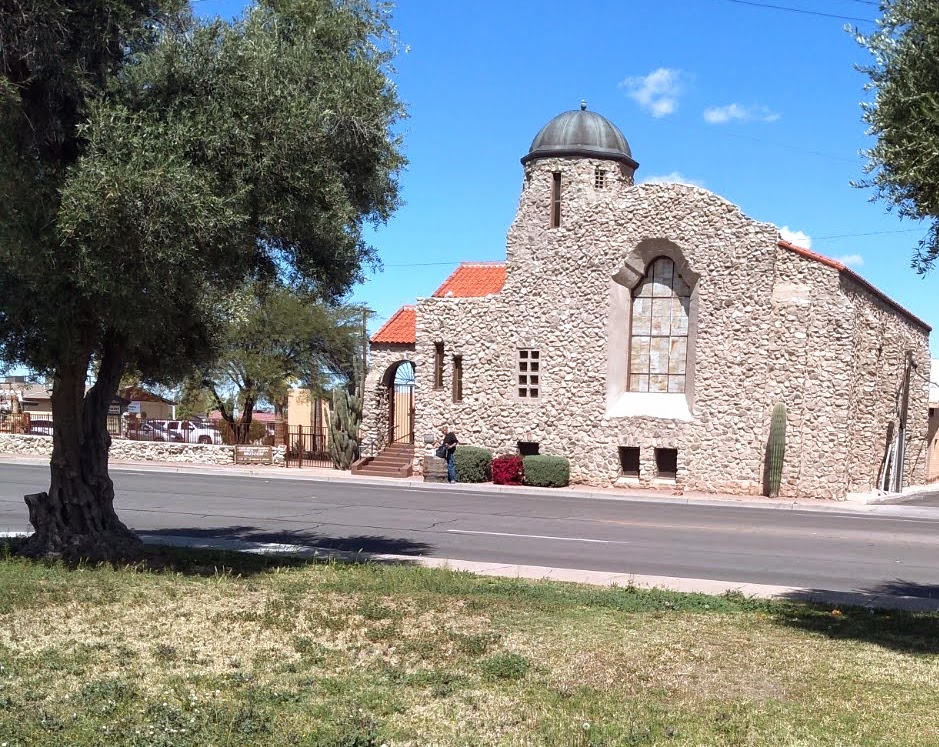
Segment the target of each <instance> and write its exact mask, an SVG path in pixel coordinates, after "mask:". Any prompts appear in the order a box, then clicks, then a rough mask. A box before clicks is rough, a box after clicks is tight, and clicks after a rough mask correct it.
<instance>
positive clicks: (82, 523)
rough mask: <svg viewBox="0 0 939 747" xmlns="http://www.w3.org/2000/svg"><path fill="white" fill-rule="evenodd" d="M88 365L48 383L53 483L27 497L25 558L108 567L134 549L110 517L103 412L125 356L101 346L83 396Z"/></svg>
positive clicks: (70, 368)
mask: <svg viewBox="0 0 939 747" xmlns="http://www.w3.org/2000/svg"><path fill="white" fill-rule="evenodd" d="M89 358H90V355H86V356H84V358H83V359H82V360H80V361H77V362H75V363H71V364H69V365H64V366H60V367H59V368H58V369H57V370H56V372H55V376H54V378H53V384H52V415H53V422H54V423H55V427H54V429H53V435H52V459H51V462H50V469H51V473H52V474H51V482H50V485H49V490H48V492H45V493H34V494H32V495H27V496H26V497H25V499H26V505H27V506H28V507H29V521H30V523H32V525H33V527H34V528H35V533H34V534H33V535H32V536H31V537H30V538H29V540H28V541H27V542H26V545H25V548H24V553H25V554H28V555H33V556H52V557H57V556H64V557H68V558H89V559H107V558H119V557H126V556H127V555H129V554H131V553H133V552H135V551H136V550H138V549H139V547H140V539H139V538H138V537H137V535H135V534H134V533H133V532H132V531H131V530H129V529H128V528H127V527H126V526H125V525H124V524H123V523H122V522H121V520H120V519H118V518H117V514H116V513H115V512H114V484H113V483H112V482H111V478H110V476H109V475H108V449H109V447H110V446H111V436H110V434H109V433H108V429H107V416H108V406H109V405H110V403H111V401H112V400H113V398H114V395H115V394H116V393H117V387H118V384H119V382H120V378H121V371H122V369H123V364H124V359H123V350H122V347H121V345H120V344H118V343H117V342H115V341H113V340H109V341H108V342H106V343H105V346H104V352H103V355H102V359H101V370H100V372H99V374H98V380H97V381H96V382H95V384H94V386H93V387H92V388H91V389H90V390H89V392H88V394H87V395H86V394H85V375H86V372H87V370H88V361H89Z"/></svg>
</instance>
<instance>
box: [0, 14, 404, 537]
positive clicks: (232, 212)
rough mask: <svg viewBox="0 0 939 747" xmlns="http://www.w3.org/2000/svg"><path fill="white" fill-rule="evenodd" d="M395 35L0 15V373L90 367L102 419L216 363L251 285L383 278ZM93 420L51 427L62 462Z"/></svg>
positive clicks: (96, 418) (175, 19)
mask: <svg viewBox="0 0 939 747" xmlns="http://www.w3.org/2000/svg"><path fill="white" fill-rule="evenodd" d="M387 13H388V10H387V6H386V5H385V4H383V3H378V4H373V3H370V2H366V1H365V0H349V1H346V0H258V2H255V3H253V4H252V5H250V6H249V7H248V9H247V10H246V11H245V13H244V15H243V16H242V17H241V18H239V19H236V20H234V21H222V20H218V19H215V20H206V21H204V20H200V19H197V18H195V17H194V16H193V15H192V14H191V13H190V11H189V4H188V3H185V2H179V1H177V0H165V1H163V2H160V1H159V0H149V1H148V0H75V2H68V3H63V2H59V1H58V0H35V1H34V2H26V1H25V0H11V1H10V2H4V3H0V361H2V362H3V363H6V364H12V365H21V366H25V367H27V368H30V369H32V370H35V371H37V372H41V373H44V374H45V373H50V374H53V380H54V381H56V382H58V384H59V387H60V390H61V391H63V392H65V391H67V392H80V391H82V387H83V386H84V383H85V377H86V374H87V371H88V369H89V366H90V364H91V362H92V361H93V360H95V359H98V360H100V361H101V364H100V371H102V372H107V376H106V377H105V375H104V373H102V376H101V377H100V378H99V379H98V381H102V382H103V383H102V388H101V389H96V390H93V393H94V399H93V400H92V401H93V402H96V403H97V402H109V401H110V399H111V396H112V395H113V394H114V391H116V387H117V379H118V378H119V377H120V374H121V373H123V372H124V370H126V369H128V368H130V369H133V370H134V371H137V372H139V374H140V375H141V377H142V378H143V379H144V380H146V381H151V382H173V383H175V382H178V381H179V380H180V378H181V377H182V376H184V375H186V374H187V373H188V372H190V371H191V370H193V369H196V368H200V369H201V368H204V367H205V366H211V364H212V363H213V362H215V361H217V360H218V355H217V354H218V351H219V350H220V349H221V348H224V347H225V343H226V340H227V339H228V330H229V327H228V322H229V320H230V318H231V316H232V300H233V294H236V293H238V292H239V291H240V290H241V289H242V288H244V286H245V284H246V283H247V282H253V281H261V282H263V283H266V284H268V285H279V286H283V287H285V288H290V289H302V290H303V291H305V292H309V293H313V294H315V295H316V296H317V297H318V298H319V299H321V300H322V301H323V302H324V303H328V302H334V301H336V300H337V299H339V298H341V297H342V296H343V295H344V294H345V293H346V292H347V291H348V290H349V289H350V288H351V287H352V286H353V284H354V283H355V282H357V281H358V280H360V279H361V278H362V277H363V268H364V267H366V266H369V265H374V264H376V262H377V260H376V257H375V253H374V250H373V249H372V248H371V247H370V246H369V245H368V244H367V243H366V241H365V228H366V226H367V225H375V224H380V223H382V222H384V221H386V220H387V219H388V218H389V217H390V216H391V214H392V213H393V211H394V210H395V208H396V207H397V205H398V173H399V171H400V169H401V168H402V167H403V165H404V163H405V159H404V157H403V156H402V154H401V141H400V138H399V136H397V135H396V134H395V133H394V129H395V126H396V123H397V122H398V120H400V119H401V118H402V117H403V116H404V109H403V107H402V104H401V103H400V101H399V100H398V98H397V94H396V90H395V86H394V84H393V82H392V81H391V79H390V78H389V75H390V73H391V72H392V70H391V67H390V64H391V60H392V57H393V55H394V53H395V51H396V39H395V33H394V32H393V31H392V29H391V28H390V27H389V24H388V15H387ZM239 321H241V320H239ZM255 341H256V340H252V341H251V342H255ZM115 372H116V376H115ZM72 396H74V395H72ZM59 401H61V399H58V398H57V399H54V401H53V410H54V411H55V410H56V409H57V408H62V407H66V406H68V403H63V404H57V402H59ZM87 401H88V400H87V399H86V402H87ZM100 409H101V408H94V407H85V408H84V409H83V410H78V411H80V412H83V417H84V419H85V422H84V423H82V422H78V421H76V419H74V418H71V417H68V418H65V417H63V418H59V417H57V418H56V420H57V422H58V421H61V427H60V428H59V432H58V436H59V440H58V442H57V443H59V444H60V446H57V448H59V449H60V451H61V455H66V454H69V455H75V454H78V453H79V451H80V449H79V443H80V439H81V434H82V432H83V430H84V432H86V433H88V432H93V433H96V434H97V435H99V436H100V437H101V438H104V437H105V435H104V434H105V419H104V416H103V415H96V414H95V410H100ZM61 455H60V456H61ZM62 458H66V457H65V456H62ZM68 458H69V459H72V460H73V461H74V460H75V458H74V457H71V456H69V457H68ZM92 461H93V460H84V461H82V462H81V463H78V462H76V463H75V464H73V465H70V467H71V468H72V469H74V471H75V472H76V473H79V474H80V475H81V477H82V479H85V477H86V476H85V474H84V472H85V471H86V469H90V465H91V464H92ZM86 462H87V464H88V465H89V466H88V467H87V468H86V467H85V466H83V465H85V463H86ZM95 468H96V469H97V468H98V465H97V463H95ZM100 474H101V473H100V472H95V473H94V474H89V475H87V480H86V484H87V485H89V486H90V490H92V492H93V493H94V494H96V495H97V496H98V498H99V500H100V501H106V500H107V487H108V486H107V485H106V481H103V480H100V479H98V477H100ZM95 475H97V476H95ZM86 503H87V501H86ZM75 510H78V511H80V510H82V509H80V508H79V507H78V506H77V505H76V507H75ZM85 523H86V524H87V525H89V526H91V525H93V524H95V522H93V521H88V522H85ZM80 524H82V522H81V521H78V520H75V521H71V522H69V525H74V526H78V525H80ZM64 540H67V538H63V541H64Z"/></svg>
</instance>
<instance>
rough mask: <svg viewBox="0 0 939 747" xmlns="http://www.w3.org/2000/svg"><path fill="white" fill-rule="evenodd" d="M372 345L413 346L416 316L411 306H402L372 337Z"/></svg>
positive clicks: (415, 338)
mask: <svg viewBox="0 0 939 747" xmlns="http://www.w3.org/2000/svg"><path fill="white" fill-rule="evenodd" d="M372 342H373V343H385V344H388V345H413V344H414V343H416V342H417V314H416V313H415V311H414V307H413V306H402V307H401V308H400V309H398V310H397V311H396V312H395V313H394V316H392V317H391V319H389V320H388V321H387V322H385V323H384V325H383V326H382V328H381V329H380V330H378V331H377V332H376V333H375V334H374V335H372Z"/></svg>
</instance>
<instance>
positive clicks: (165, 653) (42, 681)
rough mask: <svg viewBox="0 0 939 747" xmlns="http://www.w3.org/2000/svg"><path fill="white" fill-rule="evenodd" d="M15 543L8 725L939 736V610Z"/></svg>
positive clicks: (289, 739)
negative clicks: (75, 558)
mask: <svg viewBox="0 0 939 747" xmlns="http://www.w3.org/2000/svg"><path fill="white" fill-rule="evenodd" d="M150 552H151V553H152V555H151V556H150V557H148V558H147V559H146V560H145V561H143V562H141V564H139V565H137V566H134V567H125V568H117V569H115V568H112V567H109V566H101V567H95V568H91V567H80V568H77V569H76V568H71V569H70V568H67V567H65V566H63V565H57V564H44V563H36V562H31V561H26V560H21V559H16V558H10V557H9V554H8V553H6V554H3V553H0V746H2V747H14V746H15V747H26V746H33V745H43V746H45V745H49V746H52V745H56V746H57V747H59V746H61V747H90V746H91V745H97V746H100V747H123V746H125V745H128V746H129V745H135V746H139V747H144V745H146V746H148V747H151V746H152V747H169V746H170V745H173V746H174V747H184V746H189V745H191V746H193V747H195V746H196V745H199V746H200V747H202V746H203V745H206V746H212V747H228V746H232V747H234V746H235V745H239V746H240V745H245V746H246V747H247V746H248V745H250V746H252V747H256V746H259V745H278V746H280V745H304V746H307V747H314V746H315V747H327V746H328V747H369V746H370V745H375V746H376V747H377V746H378V745H382V744H386V745H388V746H389V747H391V746H392V745H422V746H423V745H670V746H678V745H754V746H756V745H759V746H763V745H844V746H845V747H847V746H849V745H850V746H851V747H858V746H860V745H891V746H893V745H937V744H939V692H937V688H939V616H935V615H923V614H911V613H901V612H878V613H873V614H872V613H870V612H867V611H863V610H853V609H844V610H833V609H832V608H830V607H827V608H825V607H818V606H806V605H801V604H788V603H787V604H780V603H764V602H755V601H748V600H745V599H742V598H739V597H734V596H730V597H706V596H701V595H687V594H675V593H668V592H656V591H651V592H650V591H639V590H636V589H630V588H618V589H600V588H593V587H583V586H577V585H573V584H558V583H550V582H529V581H515V580H508V579H495V578H483V577H475V576H472V575H469V574H465V573H453V572H447V571H439V570H426V569H420V568H414V567H405V566H380V565H348V564H303V563H291V562H289V561H284V560H282V559H281V560H275V559H264V558H259V557H254V556H245V555H236V554H219V553H196V552H183V551H180V552H175V551H156V550H152V551H150Z"/></svg>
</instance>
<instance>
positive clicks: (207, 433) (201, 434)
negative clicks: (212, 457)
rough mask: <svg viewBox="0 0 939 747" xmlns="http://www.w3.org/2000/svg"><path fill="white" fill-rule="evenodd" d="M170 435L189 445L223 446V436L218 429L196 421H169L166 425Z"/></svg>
mask: <svg viewBox="0 0 939 747" xmlns="http://www.w3.org/2000/svg"><path fill="white" fill-rule="evenodd" d="M166 430H167V431H168V432H169V433H175V434H177V435H179V440H180V441H185V442H186V443H187V444H216V445H218V444H221V443H222V434H221V433H220V432H219V430H218V428H214V427H212V426H211V425H209V424H208V423H199V422H197V421H195V420H169V421H167V423H166Z"/></svg>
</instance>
